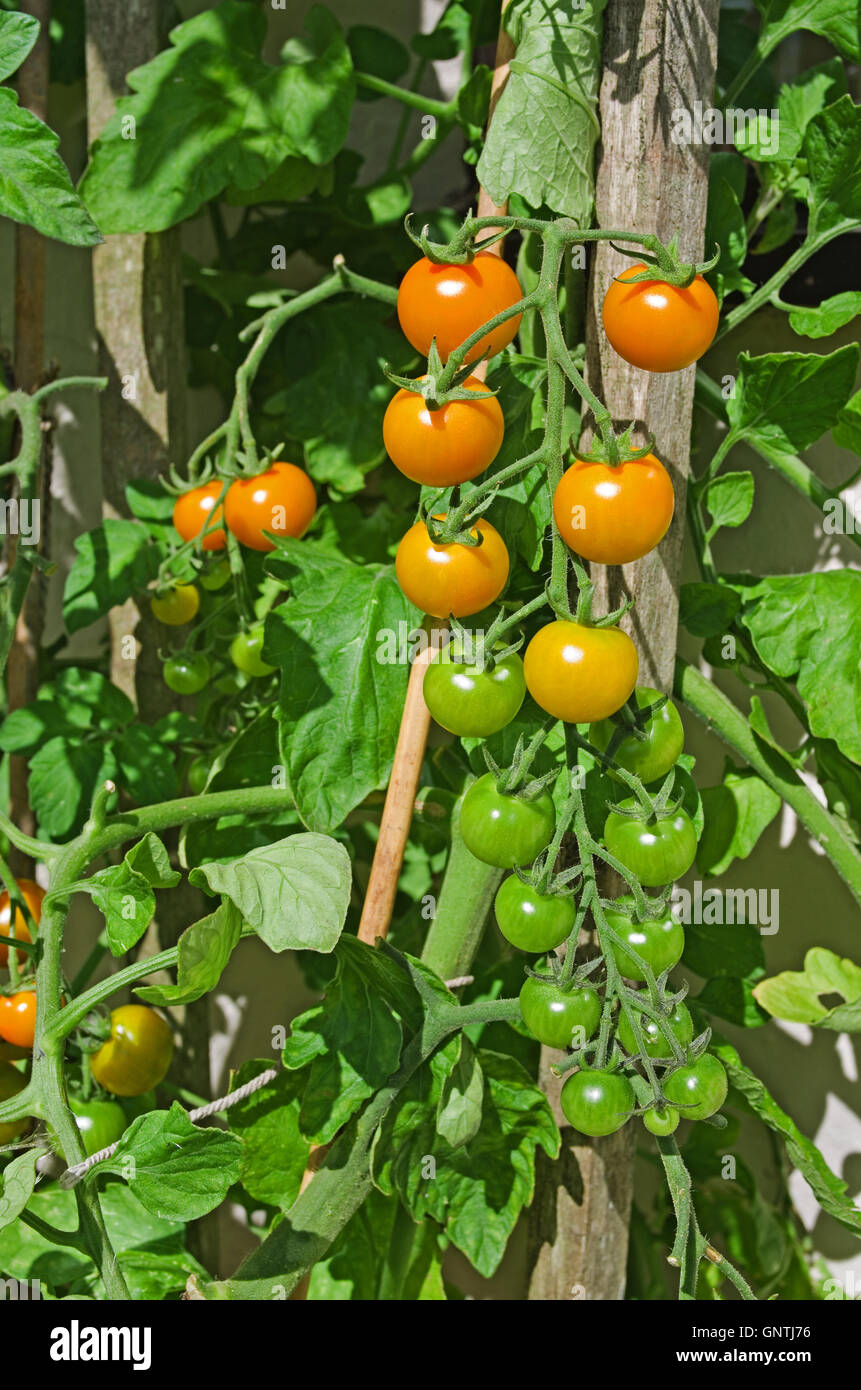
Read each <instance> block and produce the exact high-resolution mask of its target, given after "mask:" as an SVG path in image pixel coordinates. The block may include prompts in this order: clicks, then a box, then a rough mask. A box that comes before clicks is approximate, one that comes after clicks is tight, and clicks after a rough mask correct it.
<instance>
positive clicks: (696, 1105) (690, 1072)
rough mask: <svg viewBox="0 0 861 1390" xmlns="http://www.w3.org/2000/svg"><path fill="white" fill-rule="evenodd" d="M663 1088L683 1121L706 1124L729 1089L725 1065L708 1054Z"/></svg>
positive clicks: (673, 1075) (681, 1069) (672, 1077)
mask: <svg viewBox="0 0 861 1390" xmlns="http://www.w3.org/2000/svg"><path fill="white" fill-rule="evenodd" d="M661 1085H662V1086H663V1090H664V1095H665V1096H666V1098H667V1100H668V1101H670V1102H671V1104H672V1105H674V1106H676V1107H677V1108H678V1110H679V1113H680V1114H681V1117H682V1119H683V1120H707V1119H708V1117H709V1115H714V1114H715V1112H716V1111H718V1110H720V1108H721V1106H722V1105H723V1103H724V1101H725V1100H726V1093H727V1090H728V1089H729V1083H728V1082H727V1076H726V1072H725V1071H724V1068H723V1064H722V1063H721V1062H719V1061H718V1059H717V1057H713V1056H712V1055H711V1053H709V1052H704V1053H703V1054H702V1056H700V1057H698V1058H697V1059H696V1061H695V1062H692V1063H691V1064H690V1066H687V1067H679V1069H678V1071H674V1072H673V1073H672V1074H671V1075H670V1076H668V1077H666V1079H665V1080H663V1081H662V1083H661Z"/></svg>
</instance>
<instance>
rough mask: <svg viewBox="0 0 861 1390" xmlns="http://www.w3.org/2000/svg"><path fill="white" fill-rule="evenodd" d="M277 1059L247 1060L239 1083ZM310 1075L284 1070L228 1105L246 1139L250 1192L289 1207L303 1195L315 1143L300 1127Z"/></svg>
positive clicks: (245, 1180) (233, 1124) (243, 1178)
mask: <svg viewBox="0 0 861 1390" xmlns="http://www.w3.org/2000/svg"><path fill="white" fill-rule="evenodd" d="M271 1065H272V1063H271V1062H267V1061H263V1060H254V1061H252V1062H244V1063H243V1064H242V1066H241V1067H240V1069H239V1071H238V1073H237V1075H236V1076H235V1078H234V1089H235V1090H238V1089H239V1087H240V1086H244V1085H245V1084H246V1082H248V1081H251V1080H253V1078H254V1077H255V1076H259V1075H260V1073H261V1072H264V1071H267V1070H268V1069H269V1068H270V1067H271ZM304 1084H305V1078H304V1076H300V1075H297V1074H296V1073H293V1072H289V1071H282V1072H279V1073H278V1075H277V1076H276V1077H275V1079H274V1081H267V1083H266V1085H265V1086H261V1087H260V1089H259V1090H257V1091H253V1092H252V1093H251V1095H250V1096H247V1097H246V1099H245V1100H241V1101H239V1102H238V1104H236V1105H234V1106H232V1107H231V1108H230V1110H228V1111H227V1118H228V1120H229V1122H230V1128H231V1130H232V1131H233V1133H234V1134H237V1135H238V1136H239V1138H240V1139H241V1140H242V1165H241V1167H240V1170H239V1181H240V1182H241V1183H242V1186H243V1187H244V1188H245V1191H246V1192H247V1193H248V1195H249V1196H250V1197H253V1198H254V1200H255V1201H257V1202H263V1203H265V1205H266V1206H272V1207H280V1208H281V1210H282V1211H286V1210H287V1209H288V1207H291V1206H292V1205H293V1203H294V1202H295V1200H296V1198H297V1197H298V1196H299V1189H300V1187H301V1186H302V1178H303V1176H304V1174H305V1168H306V1166H307V1163H308V1154H309V1153H310V1150H311V1145H310V1144H309V1143H308V1140H307V1139H304V1138H303V1137H302V1135H301V1133H300V1131H299V1107H300V1104H301V1092H302V1088H303V1086H304Z"/></svg>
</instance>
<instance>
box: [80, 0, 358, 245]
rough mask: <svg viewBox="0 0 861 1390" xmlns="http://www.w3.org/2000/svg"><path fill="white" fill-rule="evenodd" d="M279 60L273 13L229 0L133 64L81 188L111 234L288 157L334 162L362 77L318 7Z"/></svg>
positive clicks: (142, 228) (247, 186) (255, 179)
mask: <svg viewBox="0 0 861 1390" xmlns="http://www.w3.org/2000/svg"><path fill="white" fill-rule="evenodd" d="M305 24H306V27H305V31H304V32H303V34H301V35H300V36H298V37H297V38H295V39H291V40H290V41H289V42H288V43H286V44H285V45H284V48H283V49H282V50H281V55H280V62H279V63H278V65H277V66H271V65H270V64H269V63H266V62H264V61H263V60H262V58H261V57H260V50H261V48H262V45H263V42H264V39H265V37H266V16H265V15H264V14H263V13H262V12H261V11H260V10H257V9H255V8H254V7H249V6H248V5H246V4H242V3H240V0H222V3H221V4H219V5H217V6H215V7H214V8H212V9H208V10H205V11H203V13H201V14H198V15H195V16H194V17H193V18H191V19H189V20H186V21H185V23H183V24H180V25H178V26H177V27H176V28H175V29H173V30H172V32H171V35H170V40H171V46H170V47H169V48H167V49H165V50H164V51H163V52H162V53H159V54H158V55H157V56H156V57H155V58H154V59H153V60H152V61H151V62H149V63H147V64H146V65H145V66H144V67H140V68H136V69H135V70H134V71H133V72H131V73H129V74H128V77H127V79H126V80H127V82H128V85H129V87H130V88H131V91H132V95H131V96H127V97H121V98H120V100H119V101H118V102H117V109H116V113H115V114H114V115H113V116H112V117H111V119H110V120H109V121H108V124H107V126H106V127H105V129H104V131H103V132H102V134H101V136H100V137H99V139H98V140H97V141H96V142H95V144H94V146H93V149H92V153H91V160H90V165H89V167H88V169H87V171H86V173H85V175H84V179H83V182H82V184H81V191H82V193H83V196H84V198H85V200H86V203H87V206H88V207H89V208H90V210H91V211H92V213H93V215H94V216H95V217H96V218H97V220H98V221H99V223H100V225H101V226H103V228H104V230H105V231H106V232H157V231H163V230H164V229H165V228H167V227H172V226H174V225H175V224H176V223H177V222H181V221H183V220H184V219H186V218H188V217H192V216H193V215H194V214H195V213H196V212H197V211H198V209H199V208H201V207H202V206H203V205H204V204H205V203H207V202H208V201H209V199H211V198H214V197H216V196H217V195H218V194H219V193H221V192H222V190H223V189H225V188H226V187H228V186H230V187H231V189H232V190H240V191H241V190H251V189H254V188H257V187H258V186H259V185H260V184H262V183H263V182H264V181H265V180H266V179H267V178H268V177H269V176H270V175H272V174H274V173H275V171H276V170H277V169H278V168H279V166H281V165H282V163H283V161H284V160H285V158H286V157H287V156H290V155H292V156H302V157H303V158H304V159H306V160H309V161H310V162H311V163H312V164H315V165H324V164H328V163H329V161H330V160H331V159H332V158H333V157H334V155H335V154H336V153H337V151H338V150H339V149H340V148H341V146H342V145H343V143H344V139H345V138H346V134H347V126H348V122H349V117H350V109H351V106H352V101H353V92H354V84H355V79H354V77H353V65H352V60H351V58H350V53H349V50H348V48H347V45H346V43H345V42H344V37H343V35H342V33H341V30H340V27H339V26H338V23H337V21H336V20H335V18H334V17H333V16H332V15H331V14H330V13H329V11H328V10H326V9H325V8H324V7H323V6H322V5H315V6H314V7H313V8H312V9H311V10H310V11H309V13H308V15H307V18H306V22H305Z"/></svg>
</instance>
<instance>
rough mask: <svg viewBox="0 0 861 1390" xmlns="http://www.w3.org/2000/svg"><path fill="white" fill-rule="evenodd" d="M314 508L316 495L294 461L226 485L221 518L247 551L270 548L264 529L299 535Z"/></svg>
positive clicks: (309, 480) (276, 532) (272, 547)
mask: <svg viewBox="0 0 861 1390" xmlns="http://www.w3.org/2000/svg"><path fill="white" fill-rule="evenodd" d="M316 510H317V494H316V492H315V491H314V484H313V483H312V482H311V479H310V478H309V477H308V474H307V473H305V472H303V470H302V469H301V468H297V467H296V465H295V463H273V464H272V465H271V466H270V467H269V468H267V469H266V472H265V473H258V474H257V476H256V477H254V478H237V479H236V480H235V482H232V483H231V484H230V487H229V489H228V492H227V498H226V500H225V503H224V519H225V521H226V522H227V525H228V526H229V528H230V530H231V531H232V532H233V534H234V536H235V537H236V539H237V540H238V541H241V543H242V544H243V545H247V546H248V548H249V550H274V549H275V543H274V541H270V540H269V539H268V538H267V537H266V536H265V535H264V534H263V533H264V531H271V532H272V534H273V535H276V536H292V537H294V538H298V537H299V536H303V535H304V534H305V532H306V531H307V530H308V527H309V526H310V525H311V522H312V521H313V519H314V513H315V511H316Z"/></svg>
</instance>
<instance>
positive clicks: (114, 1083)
mask: <svg viewBox="0 0 861 1390" xmlns="http://www.w3.org/2000/svg"><path fill="white" fill-rule="evenodd" d="M172 1056H173V1033H172V1032H171V1028H170V1024H169V1023H168V1022H167V1020H166V1019H164V1018H162V1016H161V1014H157V1013H156V1012H155V1010H154V1009H148V1008H147V1007H146V1005H144V1004H122V1005H121V1006H120V1008H118V1009H114V1010H113V1011H112V1013H111V1034H110V1037H109V1038H108V1040H107V1042H105V1043H103V1044H102V1046H101V1047H100V1048H99V1050H98V1051H97V1052H94V1053H93V1054H92V1056H91V1057H90V1070H91V1072H92V1073H93V1076H94V1078H95V1080H96V1081H97V1082H98V1083H99V1085H100V1086H101V1087H102V1089H103V1090H105V1091H110V1093H111V1095H114V1096H137V1095H140V1094H141V1092H142V1091H151V1090H152V1088H153V1087H154V1086H157V1085H158V1084H159V1082H160V1081H163V1080H164V1078H165V1076H166V1074H167V1069H168V1067H169V1066H170V1062H171V1058H172Z"/></svg>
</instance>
